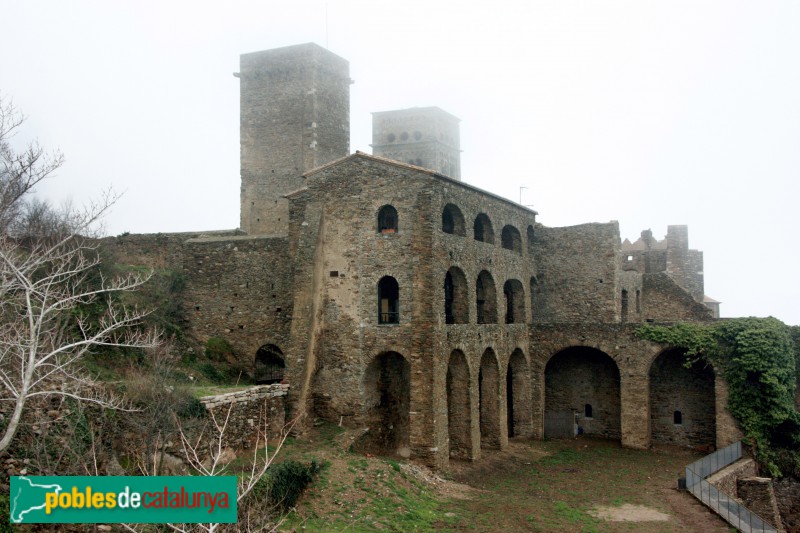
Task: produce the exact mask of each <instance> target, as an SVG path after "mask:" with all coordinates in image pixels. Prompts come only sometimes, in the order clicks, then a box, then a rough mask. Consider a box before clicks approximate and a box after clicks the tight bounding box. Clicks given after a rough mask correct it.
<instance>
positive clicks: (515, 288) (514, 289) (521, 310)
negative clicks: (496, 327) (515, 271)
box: [503, 279, 525, 324]
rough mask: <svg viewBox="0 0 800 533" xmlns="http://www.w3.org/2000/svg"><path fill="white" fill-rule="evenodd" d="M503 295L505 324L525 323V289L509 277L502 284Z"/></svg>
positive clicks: (517, 281)
mask: <svg viewBox="0 0 800 533" xmlns="http://www.w3.org/2000/svg"><path fill="white" fill-rule="evenodd" d="M503 296H504V297H505V300H506V324H524V323H525V289H523V288H522V283H521V282H520V281H519V280H516V279H510V280H508V281H506V282H505V284H504V285H503Z"/></svg>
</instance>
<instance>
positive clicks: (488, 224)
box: [473, 213, 494, 244]
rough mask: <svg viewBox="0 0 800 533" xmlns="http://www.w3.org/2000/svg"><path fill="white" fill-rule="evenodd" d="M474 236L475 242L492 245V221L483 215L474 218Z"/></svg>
mask: <svg viewBox="0 0 800 533" xmlns="http://www.w3.org/2000/svg"><path fill="white" fill-rule="evenodd" d="M473 229H474V235H475V240H476V241H481V242H488V243H490V244H494V230H493V229H492V221H491V220H489V217H488V216H486V214H485V213H481V214H480V215H478V216H477V217H476V218H475V226H474V228H473Z"/></svg>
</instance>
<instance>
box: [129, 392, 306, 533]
mask: <svg viewBox="0 0 800 533" xmlns="http://www.w3.org/2000/svg"><path fill="white" fill-rule="evenodd" d="M233 405H234V404H231V405H230V406H229V407H228V410H227V412H226V414H225V417H224V418H222V419H218V418H217V417H216V416H215V414H214V412H213V411H209V415H210V417H211V421H210V423H209V424H208V425H207V426H206V428H205V429H206V430H208V431H209V433H208V434H206V432H205V431H201V432H199V433H197V434H196V435H195V436H194V437H190V436H189V435H188V432H186V431H184V430H183V428H182V427H181V423H180V421H179V420H177V419H176V423H177V425H178V434H179V436H180V439H181V445H182V448H183V456H184V457H185V458H186V462H187V463H188V465H189V468H190V469H191V470H192V471H193V473H194V474H195V475H199V476H227V475H231V474H230V468H229V464H228V463H227V462H226V460H225V459H224V458H225V456H226V454H225V449H226V446H225V442H226V441H227V440H228V437H229V436H228V435H227V433H228V432H229V431H230V429H229V427H228V422H229V420H230V417H231V412H232V410H233ZM260 418H261V421H260V424H259V425H258V427H257V429H256V432H257V433H256V441H255V444H254V445H253V451H252V456H251V457H250V458H249V463H250V467H249V469H248V470H245V471H244V472H238V473H237V478H238V487H237V494H236V502H237V507H238V515H239V516H238V522H237V523H236V524H218V523H199V524H166V526H167V527H168V528H169V529H170V530H172V531H175V532H178V533H214V532H217V531H247V532H251V533H255V532H261V531H275V530H276V529H277V528H278V527H279V526H280V520H278V521H276V520H275V519H274V517H273V515H272V514H271V513H270V512H269V511H270V509H265V508H264V507H263V506H262V505H260V503H262V502H258V504H255V505H254V504H253V503H251V502H250V501H249V498H250V496H251V495H252V493H253V491H254V490H255V489H256V486H257V485H258V484H259V482H261V481H262V480H263V479H264V478H265V477H266V476H267V472H268V470H269V468H270V466H271V465H272V463H273V461H274V459H275V457H276V456H277V454H278V452H279V451H280V449H281V447H282V446H283V444H284V442H285V440H286V437H287V436H288V435H289V432H290V431H291V429H292V427H293V426H294V421H292V422H289V423H288V424H287V425H286V426H285V427H284V428H283V431H282V432H281V435H280V436H279V437H278V438H277V443H276V444H275V446H274V450H273V451H272V452H270V448H269V446H267V444H268V441H269V437H268V433H269V431H268V430H269V421H268V411H267V409H266V406H265V407H264V408H262V410H261V415H260ZM156 471H157V466H156V465H155V461H154V463H153V464H152V465H150V468H143V469H142V473H143V474H144V475H156ZM122 526H123V527H124V528H125V529H127V530H128V531H133V532H137V533H139V532H142V531H145V530H146V526H141V525H138V524H122Z"/></svg>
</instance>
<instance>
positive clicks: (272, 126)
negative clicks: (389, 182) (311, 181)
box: [239, 43, 352, 235]
mask: <svg viewBox="0 0 800 533" xmlns="http://www.w3.org/2000/svg"><path fill="white" fill-rule="evenodd" d="M239 79H240V89H241V102H240V104H241V139H240V142H241V175H242V194H241V213H240V216H241V227H242V229H244V230H245V231H246V232H247V233H249V234H278V235H285V234H286V231H287V228H288V223H289V207H288V202H287V201H286V199H285V198H283V195H285V194H287V193H290V192H292V191H295V190H297V189H299V188H301V187H302V186H303V185H304V179H303V176H302V174H303V172H305V171H307V170H311V169H313V168H316V167H318V166H320V165H323V164H325V163H328V162H329V161H333V160H335V159H338V158H340V157H344V156H346V155H347V154H348V153H349V151H350V148H349V146H350V116H349V115H350V83H351V82H352V81H351V79H350V66H349V63H348V62H347V61H346V60H344V59H342V58H341V57H339V56H337V55H335V54H333V53H331V52H329V51H328V50H326V49H324V48H322V47H321V46H318V45H316V44H312V43H308V44H302V45H296V46H287V47H284V48H278V49H274V50H266V51H262V52H254V53H250V54H243V55H242V56H241V65H240V73H239Z"/></svg>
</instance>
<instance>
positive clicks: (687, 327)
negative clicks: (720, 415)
mask: <svg viewBox="0 0 800 533" xmlns="http://www.w3.org/2000/svg"><path fill="white" fill-rule="evenodd" d="M637 335H638V336H639V337H641V338H643V339H647V340H650V341H654V342H658V343H661V344H666V345H669V346H672V347H676V348H682V349H684V350H686V358H687V360H686V364H687V365H690V364H692V363H693V362H694V361H697V360H705V361H706V362H708V363H711V364H713V365H714V367H715V368H716V369H717V371H718V372H722V375H723V377H724V379H725V381H726V382H727V384H728V389H729V403H728V408H729V410H730V412H731V414H732V415H733V417H734V418H735V419H736V421H737V422H738V423H739V425H740V427H741V429H742V431H743V432H744V434H745V436H746V438H747V439H748V440H749V441H750V442H751V444H752V446H753V450H754V453H755V455H756V459H757V460H758V461H759V463H760V464H761V466H762V467H763V468H764V469H766V470H768V471H769V472H770V474H771V475H772V476H773V477H781V476H782V475H800V413H798V411H797V410H796V408H795V402H794V399H795V388H796V386H797V382H798V376H800V327H797V326H792V327H790V326H787V325H786V324H784V323H783V322H781V321H780V320H778V319H775V318H737V319H730V320H722V321H719V322H714V323H712V324H676V325H673V326H654V325H645V326H642V327H641V328H640V329H639V330H638V331H637Z"/></svg>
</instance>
